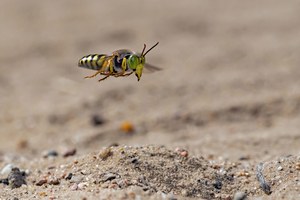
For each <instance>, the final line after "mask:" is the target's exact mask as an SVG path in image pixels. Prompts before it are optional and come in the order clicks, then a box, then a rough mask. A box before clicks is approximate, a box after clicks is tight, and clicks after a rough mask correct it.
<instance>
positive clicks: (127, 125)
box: [120, 121, 134, 133]
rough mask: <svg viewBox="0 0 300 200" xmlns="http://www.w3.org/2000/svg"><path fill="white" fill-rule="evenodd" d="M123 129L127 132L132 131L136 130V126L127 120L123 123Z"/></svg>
mask: <svg viewBox="0 0 300 200" xmlns="http://www.w3.org/2000/svg"><path fill="white" fill-rule="evenodd" d="M120 128H121V130H122V131H123V132H125V133H131V132H133V131H134V126H133V124H132V123H131V122H128V121H125V122H123V123H122V124H121V127H120Z"/></svg>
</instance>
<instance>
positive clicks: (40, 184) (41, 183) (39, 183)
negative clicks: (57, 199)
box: [35, 179, 47, 186]
mask: <svg viewBox="0 0 300 200" xmlns="http://www.w3.org/2000/svg"><path fill="white" fill-rule="evenodd" d="M45 183H47V179H41V180H39V181H38V182H37V183H36V184H35V185H36V186H42V185H44V184H45Z"/></svg>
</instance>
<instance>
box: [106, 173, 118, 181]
mask: <svg viewBox="0 0 300 200" xmlns="http://www.w3.org/2000/svg"><path fill="white" fill-rule="evenodd" d="M117 176H118V174H113V173H107V174H105V175H104V176H103V182H106V181H111V180H114V179H116V178H117Z"/></svg>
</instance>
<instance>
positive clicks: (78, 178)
mask: <svg viewBox="0 0 300 200" xmlns="http://www.w3.org/2000/svg"><path fill="white" fill-rule="evenodd" d="M82 180H83V177H82V176H74V175H72V178H71V180H70V182H71V183H77V184H79V183H80V182H81V181H82Z"/></svg>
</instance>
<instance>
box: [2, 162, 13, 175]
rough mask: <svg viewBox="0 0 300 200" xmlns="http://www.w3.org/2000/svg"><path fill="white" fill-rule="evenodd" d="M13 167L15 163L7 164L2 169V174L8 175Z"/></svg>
mask: <svg viewBox="0 0 300 200" xmlns="http://www.w3.org/2000/svg"><path fill="white" fill-rule="evenodd" d="M13 168H14V165H13V164H7V165H5V167H3V169H2V170H1V175H8V174H9V173H10V172H11V170H12V169H13Z"/></svg>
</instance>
